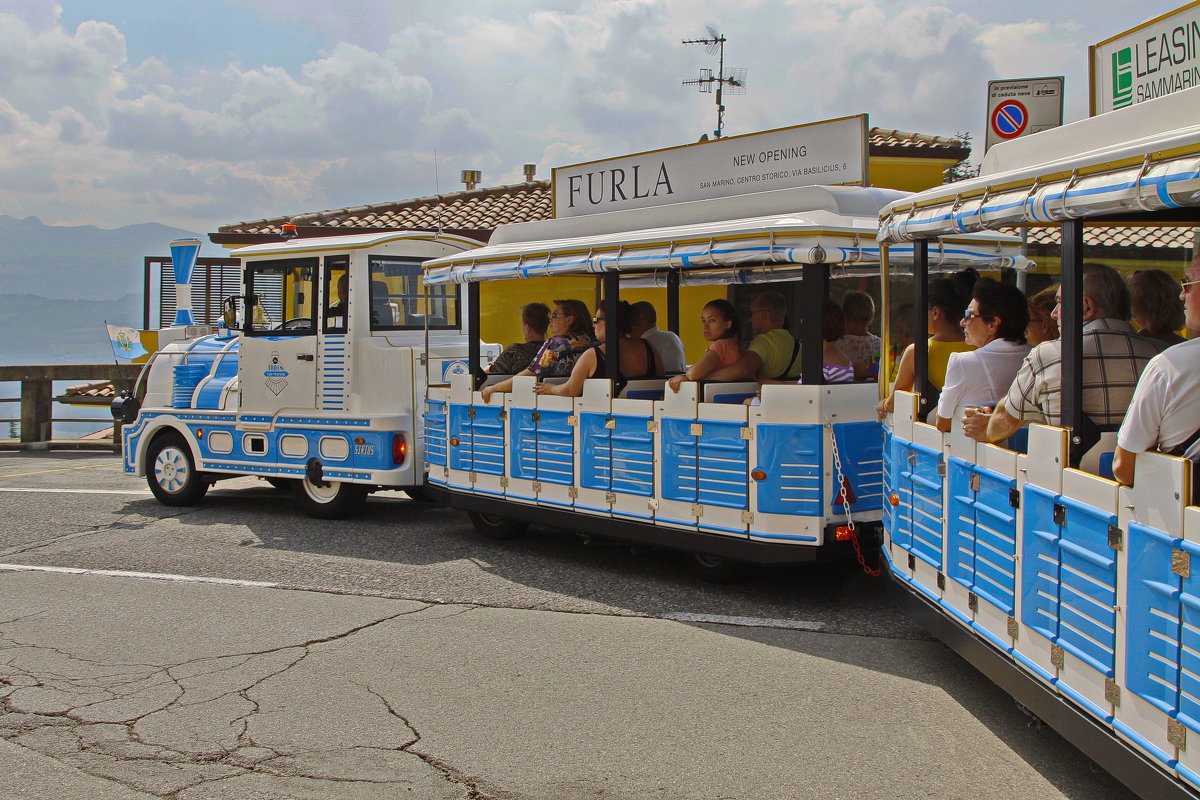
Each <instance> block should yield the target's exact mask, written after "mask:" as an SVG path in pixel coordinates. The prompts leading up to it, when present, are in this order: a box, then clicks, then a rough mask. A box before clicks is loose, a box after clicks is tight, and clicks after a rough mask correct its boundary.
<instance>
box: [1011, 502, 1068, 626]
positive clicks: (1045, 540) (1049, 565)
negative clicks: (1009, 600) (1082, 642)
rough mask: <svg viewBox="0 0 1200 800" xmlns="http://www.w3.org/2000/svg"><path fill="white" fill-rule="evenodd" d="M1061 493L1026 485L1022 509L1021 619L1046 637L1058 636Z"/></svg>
mask: <svg viewBox="0 0 1200 800" xmlns="http://www.w3.org/2000/svg"><path fill="white" fill-rule="evenodd" d="M1057 497H1058V496H1057V495H1056V494H1054V493H1053V492H1048V491H1046V490H1045V489H1041V488H1039V487H1037V486H1030V485H1026V486H1025V494H1024V496H1023V497H1022V505H1023V508H1022V509H1021V513H1022V519H1023V520H1024V523H1025V525H1024V529H1025V536H1024V539H1023V540H1022V542H1023V544H1022V547H1021V621H1022V622H1023V623H1025V624H1026V625H1028V626H1029V627H1031V628H1033V629H1034V630H1035V631H1037V632H1038V633H1040V634H1042V635H1043V636H1045V637H1046V638H1048V639H1050V640H1051V641H1054V640H1056V639H1057V638H1058V616H1059V608H1058V597H1059V590H1058V587H1059V572H1060V571H1061V565H1060V562H1059V558H1058V540H1059V538H1060V536H1059V530H1058V525H1056V524H1055V523H1054V503H1055V500H1056V499H1057Z"/></svg>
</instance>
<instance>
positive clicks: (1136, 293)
mask: <svg viewBox="0 0 1200 800" xmlns="http://www.w3.org/2000/svg"><path fill="white" fill-rule="evenodd" d="M1125 283H1126V284H1127V285H1128V286H1129V295H1130V300H1131V301H1132V309H1133V323H1134V324H1135V325H1137V327H1138V332H1139V333H1140V334H1142V336H1148V337H1149V338H1151V339H1157V340H1159V341H1160V342H1165V343H1166V344H1167V345H1172V344H1179V343H1180V342H1185V341H1187V340H1186V339H1184V338H1183V337H1182V336H1180V335H1179V333H1178V331H1179V329H1180V328H1182V327H1183V324H1184V320H1183V301H1182V300H1180V299H1179V296H1180V294H1181V293H1182V292H1183V287H1182V286H1181V285H1180V283H1179V281H1177V280H1175V279H1174V278H1172V277H1171V276H1170V274H1168V273H1166V272H1164V271H1162V270H1161V269H1139V270H1138V271H1137V272H1135V273H1133V274H1132V275H1130V276H1129V278H1128V279H1127V280H1126V281H1125Z"/></svg>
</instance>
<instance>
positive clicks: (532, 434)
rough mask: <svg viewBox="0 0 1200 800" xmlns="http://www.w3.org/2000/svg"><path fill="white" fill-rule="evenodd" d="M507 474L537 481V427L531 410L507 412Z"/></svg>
mask: <svg viewBox="0 0 1200 800" xmlns="http://www.w3.org/2000/svg"><path fill="white" fill-rule="evenodd" d="M508 474H509V475H510V476H512V477H514V478H520V479H522V480H527V481H536V480H537V426H536V425H535V424H534V421H533V409H532V408H510V409H509V410H508Z"/></svg>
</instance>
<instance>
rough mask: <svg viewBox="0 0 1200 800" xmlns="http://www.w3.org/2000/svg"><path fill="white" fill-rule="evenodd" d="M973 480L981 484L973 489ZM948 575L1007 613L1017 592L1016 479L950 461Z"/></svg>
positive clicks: (948, 478) (1011, 609)
mask: <svg viewBox="0 0 1200 800" xmlns="http://www.w3.org/2000/svg"><path fill="white" fill-rule="evenodd" d="M972 479H974V480H976V481H978V485H979V488H978V489H972V488H971V483H972ZM947 480H948V481H949V489H950V492H949V493H950V502H949V506H948V507H947V513H948V538H947V542H946V546H947V548H948V561H949V564H948V566H947V570H946V572H947V574H948V575H949V576H950V577H951V578H953V579H954V580H956V581H958V582H959V583H961V584H962V585H963V586H966V587H967V588H968V589H970V590H971V591H973V592H975V593H976V594H977V595H979V596H980V597H982V598H984V599H985V600H987V601H988V602H990V603H991V604H992V605H994V606H996V607H997V608H999V609H1000V610H1001V611H1003V612H1004V613H1005V614H1012V613H1013V610H1014V608H1015V605H1014V603H1015V596H1016V573H1015V569H1016V555H1017V553H1016V548H1017V517H1016V513H1015V512H1014V509H1013V507H1012V504H1011V492H1012V490H1013V489H1015V488H1016V485H1017V482H1016V479H1014V478H1010V477H1008V476H1006V475H1001V474H999V473H996V472H992V471H990V470H986V469H983V468H980V467H976V466H974V465H972V464H970V463H969V462H967V461H963V460H962V459H959V458H951V459H950V461H949V463H948V465H947Z"/></svg>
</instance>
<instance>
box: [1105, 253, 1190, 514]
mask: <svg viewBox="0 0 1200 800" xmlns="http://www.w3.org/2000/svg"><path fill="white" fill-rule="evenodd" d="M1180 298H1181V299H1182V300H1183V306H1184V315H1185V324H1186V325H1187V326H1188V329H1189V330H1191V331H1192V332H1193V333H1200V254H1197V255H1196V257H1195V258H1194V259H1192V263H1191V266H1189V267H1188V270H1187V277H1186V278H1185V279H1184V283H1183V292H1182V293H1181V294H1180ZM1147 450H1158V451H1160V452H1163V453H1170V454H1171V455H1176V456H1184V457H1186V458H1190V459H1192V460H1193V461H1200V339H1189V340H1187V341H1185V342H1182V343H1180V344H1177V345H1175V346H1173V347H1168V348H1167V349H1166V350H1164V351H1163V352H1162V353H1160V354H1158V355H1157V356H1155V357H1154V358H1153V359H1151V360H1150V363H1149V364H1148V365H1146V371H1145V372H1143V373H1142V379H1141V380H1140V381H1138V385H1137V390H1136V391H1135V392H1134V393H1133V402H1132V403H1131V404H1130V406H1129V411H1128V412H1127V413H1126V414H1125V421H1124V422H1123V423H1121V431H1120V432H1119V433H1118V434H1117V454H1116V458H1114V459H1113V475H1115V476H1116V478H1117V480H1118V481H1120V482H1121V483H1124V484H1126V485H1129V486H1132V485H1133V476H1134V464H1135V463H1136V461H1137V454H1138V453H1141V452H1145V451H1147ZM1192 471H1193V479H1195V478H1196V477H1200V476H1198V474H1197V473H1200V464H1196V465H1194V466H1193V468H1192ZM1196 483H1197V481H1196V480H1193V485H1195V484H1196ZM1198 501H1200V498H1197V497H1196V495H1195V490H1193V496H1192V504H1193V505H1195V504H1196V503H1197V502H1198Z"/></svg>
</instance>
